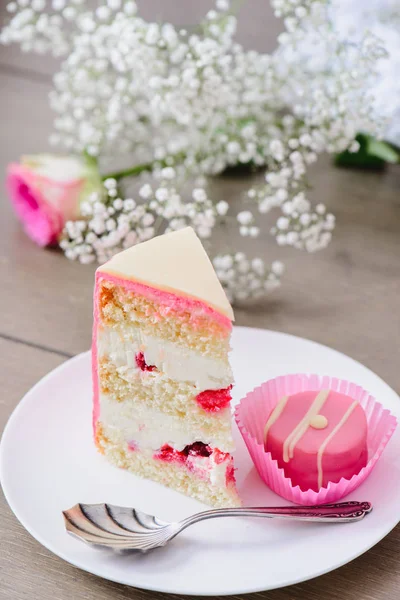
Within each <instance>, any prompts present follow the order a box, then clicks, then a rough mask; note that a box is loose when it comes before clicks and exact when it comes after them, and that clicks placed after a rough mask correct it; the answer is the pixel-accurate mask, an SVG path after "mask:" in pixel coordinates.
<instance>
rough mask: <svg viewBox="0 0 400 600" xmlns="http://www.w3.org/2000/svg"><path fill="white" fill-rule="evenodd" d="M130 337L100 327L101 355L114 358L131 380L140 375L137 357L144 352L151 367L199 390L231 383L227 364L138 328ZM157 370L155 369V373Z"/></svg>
mask: <svg viewBox="0 0 400 600" xmlns="http://www.w3.org/2000/svg"><path fill="white" fill-rule="evenodd" d="M127 338H128V339H125V337H123V336H122V335H121V334H120V333H119V332H117V331H114V330H112V329H110V328H107V327H105V328H102V327H100V328H99V330H98V342H97V343H98V355H99V357H100V358H101V357H106V358H108V359H109V360H111V361H112V362H113V363H114V365H115V366H116V367H117V369H118V370H119V372H120V374H121V375H123V376H124V377H125V378H126V379H128V381H129V380H130V379H133V378H135V377H137V376H138V375H139V374H140V369H139V368H138V367H137V365H136V361H135V357H136V355H137V354H138V353H139V352H142V353H143V355H144V358H145V361H146V364H147V365H149V366H155V367H157V370H158V372H161V373H163V374H164V375H166V376H167V377H168V378H170V379H175V380H176V381H186V382H190V383H192V384H194V385H195V386H196V388H197V390H198V393H199V392H202V391H204V390H220V389H224V388H227V387H228V386H229V385H230V384H231V383H232V371H231V369H230V367H229V365H227V364H226V363H224V362H223V361H221V360H215V359H213V358H209V357H206V356H201V355H200V354H198V353H197V352H195V351H194V350H190V349H188V348H184V347H182V346H178V345H177V344H174V343H173V342H169V341H166V340H162V339H160V338H156V337H153V336H149V335H146V334H145V333H143V331H142V330H140V329H139V328H136V327H135V328H134V327H132V328H130V330H129V334H128V335H127ZM154 373H155V372H154Z"/></svg>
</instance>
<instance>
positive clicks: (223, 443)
mask: <svg viewBox="0 0 400 600" xmlns="http://www.w3.org/2000/svg"><path fill="white" fill-rule="evenodd" d="M226 418H227V419H229V421H230V419H231V416H230V411H229V410H228V411H227V415H226ZM100 421H101V422H102V423H103V424H104V425H106V426H107V427H112V428H114V429H115V430H118V431H119V432H120V435H121V436H122V437H123V439H124V441H125V442H127V443H129V442H135V443H136V444H137V445H138V446H139V448H143V449H146V448H148V449H151V450H153V451H155V450H158V449H159V448H161V447H162V446H163V445H164V444H169V445H170V446H172V447H173V448H175V449H176V450H183V449H184V448H185V446H188V445H190V444H193V443H194V442H204V443H205V444H209V445H210V446H212V447H213V448H218V449H219V450H221V451H222V452H231V451H232V450H233V442H232V440H231V438H230V436H229V437H228V436H227V434H226V431H222V432H221V434H222V435H221V436H218V435H217V436H216V435H211V436H210V435H207V434H205V433H202V432H199V430H198V428H196V429H194V428H193V427H190V422H189V423H188V421H187V420H186V419H183V418H179V417H176V416H174V415H168V414H165V413H161V412H159V411H158V410H153V409H152V408H150V407H148V406H145V405H137V404H135V405H132V404H131V403H130V402H116V401H115V400H113V399H112V398H111V399H110V397H109V396H108V395H107V394H104V393H101V394H100Z"/></svg>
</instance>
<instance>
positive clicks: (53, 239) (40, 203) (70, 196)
mask: <svg viewBox="0 0 400 600" xmlns="http://www.w3.org/2000/svg"><path fill="white" fill-rule="evenodd" d="M6 185H7V190H8V194H9V196H10V200H11V203H12V205H13V207H14V210H15V212H16V214H17V217H18V218H19V220H20V221H21V223H22V225H23V227H24V230H25V232H26V233H27V235H28V236H29V237H30V238H31V239H32V240H33V241H34V242H35V243H36V244H38V245H39V246H51V245H56V244H57V242H58V238H59V236H60V234H61V232H62V230H63V228H64V225H65V222H66V221H70V220H76V219H78V218H79V216H80V203H81V201H82V199H83V197H84V196H86V195H87V193H89V192H91V191H94V189H95V188H97V189H99V188H100V187H101V185H102V184H101V180H100V176H99V174H98V172H97V170H96V169H95V168H94V167H91V166H89V165H87V163H86V161H85V160H84V159H83V158H82V159H80V158H72V157H64V156H53V155H50V154H38V155H35V156H25V157H22V160H21V164H17V163H12V164H10V165H9V166H8V169H7V179H6Z"/></svg>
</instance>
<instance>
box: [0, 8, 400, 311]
mask: <svg viewBox="0 0 400 600" xmlns="http://www.w3.org/2000/svg"><path fill="white" fill-rule="evenodd" d="M239 4H241V3H238V2H234V1H233V2H229V1H228V0H217V1H216V2H215V7H214V8H213V9H212V10H210V11H209V12H208V13H207V14H205V15H204V18H203V19H202V20H201V21H200V22H198V23H193V24H190V25H187V26H184V27H182V26H181V27H178V26H175V25H173V24H172V23H168V22H165V23H159V22H149V21H146V20H145V19H144V18H142V17H141V13H140V3H136V2H133V1H132V0H101V1H100V2H98V3H96V6H94V5H93V2H90V1H86V0H47V1H46V0H32V1H29V0H18V1H16V2H10V3H9V4H8V11H9V13H10V20H9V23H8V24H6V25H5V26H4V28H3V30H2V33H1V37H0V40H1V42H2V43H4V44H10V43H18V44H20V45H21V48H22V49H23V50H25V51H28V52H31V51H32V52H37V53H40V54H43V53H52V54H53V55H54V56H57V57H61V58H62V62H61V64H60V68H59V70H58V72H57V73H56V74H55V76H54V80H53V84H54V86H53V90H52V92H51V93H50V99H49V100H50V107H51V108H52V110H53V111H54V112H55V113H56V116H55V120H54V132H53V133H52V134H51V137H50V141H51V143H52V144H54V145H55V146H57V147H58V148H60V149H62V150H63V151H64V152H65V153H66V154H67V156H66V157H51V156H48V155H46V157H43V156H37V157H30V158H29V160H28V161H27V160H26V159H25V160H24V161H23V163H22V164H21V165H12V166H11V167H10V170H9V175H8V188H9V193H10V197H11V199H12V201H13V204H14V206H15V209H16V213H17V215H18V216H19V218H20V219H21V220H22V221H23V222H24V225H25V230H26V232H27V233H28V235H30V236H31V238H32V239H33V240H34V241H36V242H37V243H39V244H40V245H47V244H54V243H56V244H59V245H60V247H61V248H62V250H63V251H64V253H65V255H66V257H67V258H69V259H71V260H79V261H80V262H81V263H84V264H85V263H89V262H94V261H98V262H104V261H105V260H107V259H108V258H110V257H111V256H112V255H113V254H115V253H116V252H119V251H120V250H121V249H123V248H127V247H129V246H131V245H133V244H135V243H138V242H140V241H144V240H146V239H149V238H151V237H153V236H154V235H157V234H159V233H162V232H164V231H172V230H176V229H179V228H181V227H184V226H186V225H191V226H192V227H193V228H194V229H195V230H196V232H197V234H198V235H199V236H200V237H201V238H202V240H203V241H204V242H205V243H206V245H207V249H208V251H209V253H210V255H211V256H212V258H213V261H214V265H215V268H216V270H217V273H218V275H219V277H220V279H221V281H222V282H223V284H224V286H225V288H226V290H227V293H228V295H229V297H230V298H231V300H244V299H246V298H248V297H259V296H262V295H263V294H265V293H266V292H269V291H270V290H272V289H274V288H275V287H276V286H278V285H279V283H280V277H281V275H282V273H283V271H284V266H283V264H282V263H281V262H280V261H273V262H272V263H271V264H269V263H268V261H267V260H266V259H265V257H263V256H255V257H253V256H248V254H247V253H246V238H254V237H257V236H259V235H260V227H259V221H260V219H261V218H263V216H264V215H267V214H269V215H270V217H271V220H272V222H271V226H270V232H271V235H273V236H274V237H275V239H276V242H277V244H278V245H279V246H293V247H294V248H296V249H299V250H306V251H307V252H314V251H316V250H320V249H323V248H324V247H325V246H326V245H327V244H328V243H329V242H330V240H331V236H332V231H333V229H334V226H335V218H334V216H333V215H332V214H330V213H329V212H328V210H327V208H326V207H325V205H324V203H323V202H322V201H319V202H318V203H317V204H316V205H312V203H311V202H310V200H309V197H308V190H309V189H310V186H311V183H312V182H310V181H309V177H308V171H307V169H308V166H309V165H311V164H312V163H314V162H315V161H316V160H317V158H318V155H320V154H322V153H325V152H329V153H331V154H333V155H335V156H336V161H337V164H342V165H356V166H362V167H366V166H373V167H377V166H379V167H381V166H382V165H383V164H384V163H385V162H386V161H389V162H397V161H398V156H399V154H398V151H397V146H396V144H397V143H398V142H399V128H398V124H397V125H396V117H397V118H398V116H399V113H398V106H397V98H398V94H397V88H396V86H398V85H399V84H398V82H397V81H395V80H396V78H395V77H394V76H393V74H394V73H395V69H396V66H397V67H398V61H399V53H398V52H397V48H398V38H399V34H398V24H399V18H400V17H399V14H400V9H398V8H397V7H396V6H395V4H396V3H395V2H390V1H389V0H382V1H380V2H378V1H374V2H369V3H368V7H366V6H364V3H362V2H352V3H348V2H344V1H342V0H332V1H328V0H306V1H303V2H300V1H299V2H297V1H296V0H272V1H271V4H272V6H273V8H274V11H275V15H276V17H277V18H278V19H280V21H279V22H278V21H277V26H279V27H282V24H283V27H284V31H283V32H282V33H281V34H280V35H279V37H278V45H277V48H276V50H275V51H274V52H272V53H271V54H265V53H260V52H257V51H255V50H252V49H245V48H243V47H242V46H241V45H240V44H238V43H237V42H236V39H235V32H236V26H237V17H236V13H237V9H238V7H239ZM244 4H245V3H244ZM350 5H351V7H350ZM378 5H379V6H378ZM242 10H243V8H242ZM396 61H397V62H396ZM396 94H397V96H396ZM43 165H47V166H46V167H44V166H43ZM72 165H75V167H74V168H75V171H74V168H73V167H72ZM111 165H113V168H112V169H111V168H110V167H111ZM114 166H115V168H114ZM38 168H39V172H40V169H42V172H41V173H39V172H38ZM44 168H45V171H46V172H45V174H43V169H44ZM232 168H242V169H246V170H247V171H252V170H253V171H255V172H257V173H258V176H257V177H256V178H255V179H251V180H249V189H248V191H247V192H246V193H245V194H244V196H243V199H242V206H241V207H240V210H238V211H232V207H231V203H230V201H229V198H219V197H212V193H210V188H209V185H208V182H209V180H210V177H215V176H217V175H219V174H221V173H223V172H225V171H226V170H227V169H232ZM60 173H61V175H60ZM261 173H263V174H264V175H263V176H261V175H260V174H261ZM50 190H53V191H52V192H51V193H50ZM54 190H58V192H57V193H56V192H55V191H54ZM320 200H322V199H320ZM232 212H233V214H232V215H231V213H232ZM228 222H231V223H232V222H234V223H236V225H237V227H238V229H239V232H240V235H241V236H242V238H243V248H236V247H235V248H232V247H226V248H225V249H224V251H223V252H222V253H219V254H215V253H214V251H213V244H212V238H213V231H214V230H215V228H216V227H224V226H225V225H226V224H227V223H228Z"/></svg>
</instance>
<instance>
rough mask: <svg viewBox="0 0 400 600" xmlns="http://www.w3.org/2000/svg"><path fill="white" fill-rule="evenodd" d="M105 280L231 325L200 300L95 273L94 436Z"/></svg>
mask: <svg viewBox="0 0 400 600" xmlns="http://www.w3.org/2000/svg"><path fill="white" fill-rule="evenodd" d="M102 280H106V281H111V282H112V283H114V284H115V285H123V286H124V287H125V288H126V289H127V290H128V291H134V292H137V293H139V294H140V295H142V296H145V297H148V298H154V297H155V298H156V299H157V300H158V301H160V302H161V303H163V304H166V305H167V304H168V305H171V304H172V307H176V308H178V307H180V308H182V305H183V306H184V308H186V309H189V310H191V309H193V308H201V310H202V311H205V312H206V313H207V314H208V315H209V316H210V317H211V318H213V319H215V320H216V321H218V323H219V324H220V325H222V326H223V327H225V328H226V329H227V330H228V331H231V329H232V323H231V321H230V319H229V318H228V317H226V316H225V315H223V314H221V313H219V312H217V311H216V310H215V309H213V308H211V307H210V306H208V305H207V304H205V303H204V302H201V301H200V300H197V299H194V298H189V297H187V296H178V295H176V294H173V293H172V292H166V291H164V290H159V289H156V288H152V287H150V286H147V285H145V284H143V283H139V282H137V281H132V280H131V279H123V278H122V277H117V276H115V275H111V274H109V273H106V272H104V271H99V270H98V271H97V272H96V278H95V285H94V294H93V332H92V382H93V433H94V435H96V423H97V421H98V419H99V415H100V402H99V378H98V366H97V329H98V324H99V305H98V289H99V284H100V281H102Z"/></svg>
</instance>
